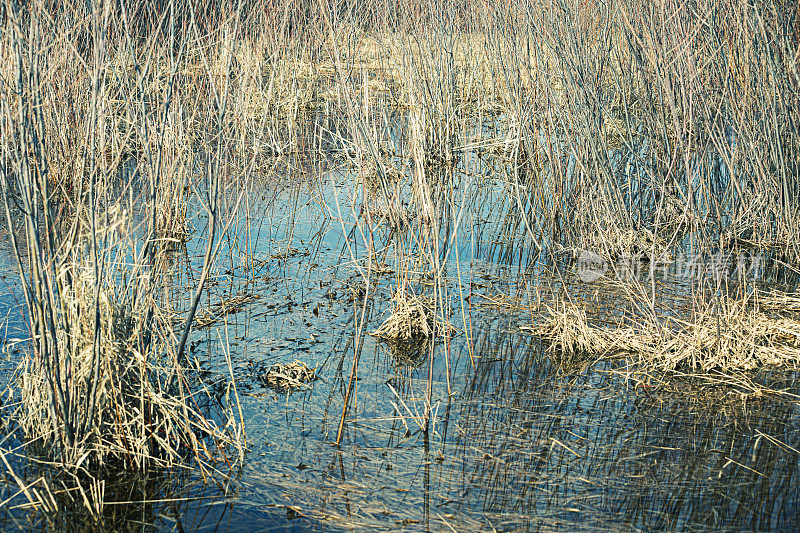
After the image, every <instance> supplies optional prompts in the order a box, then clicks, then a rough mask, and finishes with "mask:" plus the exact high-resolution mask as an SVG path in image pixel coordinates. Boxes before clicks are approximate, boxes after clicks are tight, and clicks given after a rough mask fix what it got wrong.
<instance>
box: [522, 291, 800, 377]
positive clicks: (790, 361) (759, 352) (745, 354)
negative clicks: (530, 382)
mask: <svg viewBox="0 0 800 533" xmlns="http://www.w3.org/2000/svg"><path fill="white" fill-rule="evenodd" d="M770 298H771V299H770V300H767V303H768V304H769V305H773V304H774V303H775V302H776V301H779V300H780V298H778V297H777V296H775V295H772V296H771V297H770ZM786 298H789V299H791V298H794V297H790V296H784V297H783V299H784V300H785V299H786ZM549 315H550V316H549V317H548V319H547V320H546V321H545V322H544V323H541V324H537V325H534V326H523V327H522V329H523V330H524V331H530V332H532V333H534V334H535V335H538V336H540V337H541V338H542V339H543V340H544V341H545V343H546V344H547V345H548V351H550V352H551V353H561V354H563V355H565V356H566V357H572V356H574V355H576V354H579V353H585V354H592V355H599V356H603V355H611V354H630V355H637V356H638V360H636V361H634V363H635V364H637V365H638V366H639V367H640V368H642V369H648V370H649V369H660V370H675V369H678V368H684V369H690V370H692V371H696V370H701V371H709V370H719V371H722V372H733V371H749V370H754V369H759V368H787V367H789V368H797V367H798V364H800V321H798V320H797V319H796V318H793V317H772V316H769V315H767V314H765V313H764V312H763V311H762V310H760V309H759V308H758V307H757V306H756V305H755V301H754V300H739V301H727V302H724V303H720V304H717V305H709V306H708V307H707V308H706V309H705V310H704V311H703V312H701V313H700V314H699V316H698V318H697V319H696V320H695V321H694V322H686V321H680V320H677V319H672V318H670V319H666V320H665V321H664V323H663V324H661V325H660V326H659V325H658V324H655V323H654V322H650V321H642V323H639V324H636V325H635V327H634V326H618V327H601V326H598V325H593V324H590V323H589V320H588V319H587V317H586V312H585V310H584V309H582V308H580V307H578V306H576V305H574V304H562V305H561V306H557V307H556V308H554V309H549Z"/></svg>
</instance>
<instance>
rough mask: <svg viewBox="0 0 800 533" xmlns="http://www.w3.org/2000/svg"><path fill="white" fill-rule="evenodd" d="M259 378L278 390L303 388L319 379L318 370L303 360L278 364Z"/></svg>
mask: <svg viewBox="0 0 800 533" xmlns="http://www.w3.org/2000/svg"><path fill="white" fill-rule="evenodd" d="M259 379H260V380H261V381H262V382H263V383H264V384H265V385H266V386H267V387H270V388H272V389H275V390H277V391H281V392H285V391H289V390H295V389H302V388H304V387H306V386H307V384H308V383H311V382H312V381H316V380H317V370H316V369H315V368H311V367H310V366H308V365H307V364H305V363H304V362H302V361H294V362H293V363H289V364H286V365H284V364H281V363H279V364H277V365H274V366H273V367H271V368H270V369H269V370H267V372H266V373H264V375H263V376H259Z"/></svg>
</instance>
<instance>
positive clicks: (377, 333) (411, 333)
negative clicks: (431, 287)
mask: <svg viewBox="0 0 800 533" xmlns="http://www.w3.org/2000/svg"><path fill="white" fill-rule="evenodd" d="M392 301H393V302H394V304H395V308H394V311H393V312H392V314H391V315H390V316H389V318H387V319H386V320H385V321H384V322H383V324H381V326H380V327H379V328H378V329H376V330H374V331H372V332H371V333H370V335H372V336H373V337H375V338H378V339H383V340H388V341H413V340H419V339H423V338H427V337H430V336H431V335H433V331H434V328H436V329H438V330H439V331H442V329H443V328H444V327H446V323H445V322H444V321H443V320H441V319H438V318H437V317H436V311H435V309H434V300H433V298H432V297H430V296H417V295H415V294H408V293H407V291H406V290H404V289H402V288H401V289H398V290H397V293H396V294H395V295H394V297H393V298H392Z"/></svg>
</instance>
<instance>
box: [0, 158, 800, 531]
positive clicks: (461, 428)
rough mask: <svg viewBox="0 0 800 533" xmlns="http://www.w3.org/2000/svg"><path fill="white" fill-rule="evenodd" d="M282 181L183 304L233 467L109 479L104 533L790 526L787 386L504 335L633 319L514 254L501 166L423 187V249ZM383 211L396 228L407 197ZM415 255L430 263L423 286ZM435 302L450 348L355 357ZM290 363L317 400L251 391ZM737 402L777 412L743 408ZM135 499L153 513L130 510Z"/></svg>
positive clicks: (37, 520)
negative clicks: (561, 318) (585, 320)
mask: <svg viewBox="0 0 800 533" xmlns="http://www.w3.org/2000/svg"><path fill="white" fill-rule="evenodd" d="M290 160H291V162H290V163H286V162H282V163H277V162H273V163H269V162H268V167H269V168H268V170H266V171H265V178H264V179H263V181H260V180H257V181H256V182H254V183H251V184H249V186H248V189H247V190H246V195H245V197H244V198H245V200H244V203H243V204H242V206H240V209H239V211H238V213H237V215H236V218H235V219H234V221H233V223H232V224H231V226H230V227H229V228H228V231H227V233H226V235H225V236H224V237H223V242H222V246H221V248H220V261H219V266H218V268H217V269H216V270H215V272H214V274H213V276H212V278H211V279H210V281H209V284H208V290H207V293H206V295H205V296H204V299H203V303H202V311H201V316H206V317H208V320H207V321H206V322H207V323H206V324H205V327H202V328H199V329H198V330H197V331H195V333H194V334H193V336H192V338H191V347H192V348H191V354H190V357H191V358H193V359H195V360H196V361H197V362H198V364H199V365H200V366H202V367H203V368H205V369H206V370H208V371H209V373H210V375H212V376H216V377H217V378H216V379H218V381H219V382H220V383H223V384H224V386H226V387H227V386H230V385H229V384H230V380H229V374H230V372H229V369H228V366H227V363H226V360H227V356H228V355H229V356H230V359H231V361H232V364H233V374H234V377H235V384H236V392H237V393H238V397H239V399H240V402H241V406H240V407H241V414H242V418H243V420H244V422H245V430H246V436H247V451H246V454H245V457H244V461H243V467H242V468H241V469H238V470H237V471H235V472H233V473H232V474H231V478H230V480H229V482H228V483H226V484H225V485H224V486H217V485H213V484H212V485H207V484H203V482H202V481H203V480H202V479H198V478H197V477H196V476H195V475H193V474H185V473H184V474H180V473H179V474H175V473H167V474H163V475H159V474H157V473H155V474H153V479H150V480H145V481H142V480H139V481H137V484H138V485H137V486H138V487H139V489H137V490H138V492H137V490H132V489H125V488H124V486H125V484H124V480H120V486H121V487H123V488H121V489H119V491H118V492H114V493H111V492H109V493H107V495H106V498H105V502H106V512H105V514H106V515H108V522H109V524H113V525H114V527H115V528H118V529H140V528H148V527H153V528H155V529H165V530H173V529H178V530H231V531H270V530H272V531H283V530H292V531H294V530H296V531H304V530H315V531H321V530H334V531H338V530H359V531H375V530H400V529H402V530H404V531H459V532H460V531H551V530H559V531H582V530H586V531H607V530H609V529H611V530H647V531H650V530H674V529H680V530H714V531H719V530H731V531H738V530H783V531H788V530H793V529H795V528H797V527H798V526H800V518H798V517H799V516H800V479H798V475H799V473H800V470H799V469H798V467H800V455H799V454H798V447H799V446H798V443H800V438H799V437H800V412H798V405H800V404H798V402H797V396H792V395H793V394H798V393H800V390H799V389H798V383H797V376H796V375H795V374H794V373H791V372H790V373H787V372H781V373H766V372H765V373H760V374H754V375H751V376H749V377H748V378H747V379H745V378H742V381H741V383H739V384H738V385H737V384H735V383H734V384H731V383H730V382H729V383H727V384H724V385H719V386H713V385H711V384H710V383H711V382H712V381H713V379H714V378H713V376H711V377H708V376H707V379H705V380H703V381H702V382H701V383H698V382H697V381H696V380H693V379H689V378H680V377H675V376H671V377H663V379H661V377H660V376H655V377H654V378H653V379H652V380H648V381H643V380H642V379H641V377H633V376H632V375H631V374H630V373H629V372H628V367H627V366H626V362H625V361H624V360H620V359H611V358H609V359H602V360H600V361H595V360H594V359H587V360H582V359H581V358H572V359H570V360H564V359H562V358H559V357H558V354H553V353H550V352H547V351H546V349H545V347H544V346H543V345H542V343H541V341H540V340H539V339H538V338H536V337H535V336H533V335H530V334H527V333H524V332H522V331H521V330H520V326H521V325H526V324H531V323H533V322H536V321H537V320H541V317H542V315H543V313H545V312H546V309H547V306H548V305H553V302H555V301H556V299H557V298H559V297H561V298H563V297H564V295H565V294H569V295H570V296H569V297H570V298H574V299H576V300H578V301H581V302H584V303H585V305H586V306H587V307H592V308H594V309H596V310H598V312H605V313H608V314H611V315H624V314H625V313H633V312H635V310H630V309H629V308H628V307H629V305H628V303H626V301H625V300H624V298H623V296H621V295H620V294H619V291H618V289H616V288H615V286H614V285H613V284H608V283H604V282H603V281H602V280H601V281H599V282H595V283H584V282H583V281H582V280H581V279H579V277H578V276H576V274H575V269H574V264H573V263H572V262H571V261H570V259H569V258H568V257H566V256H565V255H564V254H561V255H559V253H557V252H556V251H554V250H548V251H545V252H540V251H539V250H538V249H536V248H535V247H534V246H533V245H532V243H531V242H529V241H528V240H527V239H526V237H525V228H524V225H523V224H522V222H521V221H520V217H519V210H518V205H517V203H516V201H515V199H514V198H515V197H514V194H513V190H514V187H515V185H513V184H512V183H510V182H509V180H508V179H507V178H505V177H504V174H503V173H502V172H500V171H499V170H498V165H499V164H500V163H498V162H497V161H498V160H499V158H498V159H497V160H495V159H494V158H491V157H488V158H485V157H483V156H481V154H480V153H479V152H469V153H465V154H464V155H463V157H462V160H461V161H460V163H459V165H458V166H457V168H456V169H455V170H454V171H442V179H441V182H442V183H445V184H446V188H447V193H446V194H445V193H442V194H441V195H439V196H437V193H436V191H434V192H433V197H434V198H435V199H436V209H437V215H438V217H439V220H440V221H441V222H440V228H439V232H438V235H434V234H432V233H431V232H430V230H429V228H428V229H426V228H425V227H424V226H425V224H424V223H423V222H424V221H421V220H420V218H414V217H415V215H413V214H409V215H408V217H407V218H409V219H410V220H411V222H410V223H409V224H408V225H406V226H399V227H398V226H393V225H391V224H390V223H388V215H387V209H388V208H382V207H381V206H382V205H384V206H385V205H388V204H386V203H385V202H384V203H383V204H382V203H381V199H380V194H379V193H375V192H374V187H372V186H371V185H370V183H369V180H368V179H367V178H366V177H365V176H364V175H363V174H364V173H363V172H362V169H358V168H355V167H354V166H353V165H352V164H351V163H350V162H348V160H347V158H345V157H335V156H334V155H331V153H328V154H327V156H326V157H324V158H316V157H308V158H305V157H303V156H296V157H293V158H290ZM396 164H397V166H398V168H402V166H403V165H404V162H403V161H401V160H397V161H396ZM405 164H407V163H405ZM398 190H399V191H400V192H399V194H400V198H401V200H400V201H399V202H397V205H399V206H400V208H401V209H406V208H407V207H406V206H408V205H412V204H413V202H412V201H411V199H410V196H411V192H410V190H409V188H408V187H407V186H405V185H403V186H401V187H400V188H399V189H398ZM384 200H385V199H384ZM408 209H410V208H408ZM191 222H192V225H193V227H194V231H195V232H196V233H195V237H194V238H193V239H191V240H189V241H188V242H187V243H186V244H185V245H183V246H181V247H179V248H178V249H176V250H175V252H174V259H175V269H176V272H178V274H177V275H176V287H175V289H176V297H179V296H180V295H181V294H182V289H181V286H182V283H185V282H186V280H187V279H194V277H196V276H197V271H198V269H199V266H200V264H201V262H202V245H203V236H204V232H205V231H206V227H205V224H206V219H205V217H204V215H203V212H202V209H200V208H199V207H198V208H197V210H196V213H195V216H194V217H193V218H191ZM431 242H435V243H436V244H435V245H431V244H430V243H431ZM426 250H433V255H435V256H436V258H438V264H439V265H440V269H441V275H440V276H438V277H437V276H433V275H432V274H433V273H432V271H431V269H430V267H429V266H428V265H430V264H433V263H435V261H434V257H433V255H429V256H428V257H427V259H426V258H424V257H423V255H424V254H425V253H428V252H427V251H426ZM9 257H10V255H8V254H4V259H3V261H4V275H5V277H4V279H5V280H6V291H7V292H6V294H5V295H4V296H3V298H2V306H3V309H2V310H1V311H2V315H3V316H6V317H7V320H6V325H7V327H6V330H5V331H4V333H3V339H4V342H5V343H6V346H7V350H6V354H5V357H4V360H3V363H2V364H3V372H4V373H5V375H6V376H8V375H10V373H11V372H12V371H13V368H14V364H15V360H16V358H17V357H18V355H15V351H14V348H13V346H12V344H13V342H14V339H21V338H24V331H25V329H24V326H23V323H22V318H21V315H20V314H19V313H20V312H19V309H20V304H21V302H19V301H18V300H17V298H18V295H16V296H15V285H14V282H13V279H14V274H13V273H12V268H13V264H12V262H11V260H10V259H9ZM694 282H695V281H694V280H693V279H685V278H682V277H681V276H664V277H661V278H660V279H659V280H658V283H657V284H655V285H654V287H655V289H654V290H656V291H658V293H659V295H660V300H659V301H660V302H662V304H661V305H663V306H664V307H665V308H671V309H672V310H673V311H675V312H679V311H678V310H679V309H680V308H681V306H683V305H687V302H688V301H689V298H690V293H691V287H692V285H693V283H694ZM434 283H438V284H439V285H438V294H440V295H443V299H444V300H445V301H446V302H447V305H446V306H442V308H443V309H445V312H446V313H447V314H449V316H447V317H444V318H447V319H448V320H449V322H450V323H451V324H452V325H453V326H454V329H453V330H452V331H451V332H450V333H448V334H440V335H439V337H438V338H437V340H436V342H435V343H433V344H432V345H431V344H426V345H423V346H421V347H419V346H418V347H415V349H411V350H409V349H404V348H407V347H403V346H397V345H392V344H390V343H385V342H380V341H378V340H377V339H375V338H374V337H372V336H371V335H369V333H370V332H371V331H373V330H375V329H376V328H377V327H378V326H380V324H381V323H382V322H383V321H384V320H385V319H386V318H387V317H388V316H389V315H390V313H391V311H392V309H393V308H394V304H393V302H392V297H393V296H394V295H395V293H396V291H397V288H398V286H399V285H405V286H406V287H407V288H408V290H409V291H410V292H411V293H413V294H417V295H420V296H422V295H428V294H432V293H433V285H434ZM753 283H762V284H767V285H769V284H772V283H775V280H772V279H759V280H753ZM221 310H222V311H221ZM355 357H358V364H357V365H356V367H355V368H356V376H355V379H354V380H353V383H354V387H353V391H352V396H351V403H350V409H349V411H348V412H347V415H346V420H345V424H344V426H343V434H342V438H341V442H340V444H339V445H338V446H337V445H335V441H336V440H337V433H338V429H339V424H340V419H341V417H342V412H343V407H344V399H345V396H346V391H347V388H348V385H349V382H350V374H351V370H352V368H353V361H354V358H355ZM294 361H301V362H303V363H305V364H307V365H308V366H309V367H312V368H315V369H316V374H317V376H318V377H319V379H317V380H316V381H313V382H311V383H309V384H307V385H306V386H305V387H301V388H297V389H293V390H289V391H280V390H274V389H272V388H270V387H269V386H267V384H266V383H265V382H264V379H263V376H264V375H265V373H266V371H267V370H268V369H269V368H271V367H272V366H273V365H276V364H288V363H292V362H294ZM720 379H721V378H720ZM750 380H752V381H750ZM429 381H430V384H431V387H430V390H431V399H432V402H431V403H432V405H431V424H430V426H429V428H428V431H424V424H423V422H422V420H423V415H424V413H425V410H426V408H425V405H426V403H425V402H426V397H427V393H428V383H429ZM753 383H757V384H758V385H760V386H761V388H764V387H767V388H769V389H770V390H772V391H776V392H780V394H777V393H776V394H753V390H755V389H754V387H753V386H752V385H753ZM231 397H233V396H231ZM237 409H238V407H237ZM15 492H16V489H14V488H13V486H12V485H9V486H7V487H5V488H4V489H3V491H2V495H0V499H2V500H5V503H4V508H5V510H4V513H3V514H4V516H3V527H4V528H20V529H28V528H36V527H39V526H41V525H46V524H47V522H46V521H45V519H44V518H42V517H41V516H39V515H37V514H36V513H35V512H31V511H29V509H28V508H27V507H26V506H25V505H23V504H24V502H25V500H24V499H23V498H22V497H21V496H20V495H15ZM145 495H146V498H147V499H148V500H150V503H149V504H147V505H146V506H143V505H138V504H137V499H138V500H141V499H143V498H144V497H145ZM76 513H77V511H76ZM65 520H66V523H69V522H70V520H75V518H74V516H73V517H72V518H66V519H65ZM73 525H74V524H73Z"/></svg>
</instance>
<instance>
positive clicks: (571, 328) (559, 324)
mask: <svg viewBox="0 0 800 533" xmlns="http://www.w3.org/2000/svg"><path fill="white" fill-rule="evenodd" d="M547 310H548V314H549V316H548V318H547V320H546V321H545V322H543V323H540V324H535V325H531V326H522V327H521V328H520V329H522V330H523V331H528V332H531V333H533V334H534V335H537V336H539V337H541V338H542V340H544V341H545V343H546V344H547V350H548V351H549V352H550V353H556V352H559V353H562V354H565V355H567V356H569V357H572V356H575V355H579V354H582V353H585V354H593V355H599V356H603V355H608V354H615V353H637V352H640V351H642V350H645V349H647V348H648V347H649V346H652V345H653V344H654V343H655V338H654V336H653V334H652V332H651V331H649V330H643V329H634V328H632V327H627V326H620V327H616V328H606V327H601V326H596V325H592V324H590V323H589V320H588V318H587V316H586V310H585V309H584V308H582V307H579V306H577V305H575V304H571V303H561V304H557V305H556V307H555V308H551V307H548V308H547Z"/></svg>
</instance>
